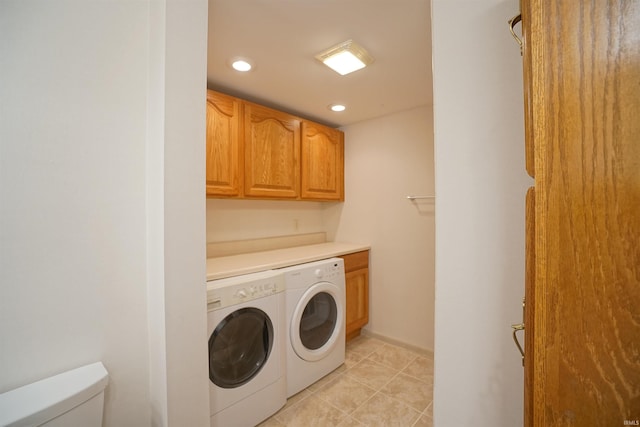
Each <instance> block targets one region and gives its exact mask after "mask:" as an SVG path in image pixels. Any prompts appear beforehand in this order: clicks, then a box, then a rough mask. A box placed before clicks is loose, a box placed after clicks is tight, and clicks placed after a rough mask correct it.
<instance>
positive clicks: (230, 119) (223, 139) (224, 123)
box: [207, 91, 242, 196]
mask: <svg viewBox="0 0 640 427" xmlns="http://www.w3.org/2000/svg"><path fill="white" fill-rule="evenodd" d="M240 112H241V102H240V100H238V99H236V98H233V97H230V96H227V95H223V94H221V93H217V92H214V91H207V196H239V195H240V190H241V188H242V187H241V181H242V177H241V173H240V172H241V169H240V168H241V164H242V163H241V162H242V158H241V157H242V140H241V134H240V117H241V116H240Z"/></svg>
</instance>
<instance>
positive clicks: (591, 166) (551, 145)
mask: <svg viewBox="0 0 640 427" xmlns="http://www.w3.org/2000/svg"><path fill="white" fill-rule="evenodd" d="M522 12H523V31H524V33H525V78H527V79H528V80H527V81H526V82H525V85H526V87H527V89H525V90H526V91H527V90H528V93H529V96H530V105H531V108H532V111H531V116H530V118H529V120H531V123H530V124H531V134H527V138H528V139H531V140H530V141H532V143H533V150H534V155H535V160H534V166H535V171H534V175H535V196H534V199H535V201H534V208H533V209H534V212H535V214H534V216H535V224H534V226H533V228H534V233H535V242H534V246H535V281H534V282H535V286H533V289H530V286H531V285H528V289H527V295H529V292H531V295H532V301H528V302H527V311H528V315H527V319H528V326H527V330H526V334H529V335H530V336H529V337H528V339H527V346H526V348H525V351H526V357H525V369H531V372H532V376H533V377H532V381H531V382H527V385H528V386H529V387H530V389H528V390H527V392H526V395H527V398H528V401H527V402H526V403H525V407H526V408H527V411H526V412H527V414H528V418H527V419H526V420H525V425H527V426H536V427H538V426H540V427H553V426H576V427H577V426H580V427H583V426H589V427H599V426H602V427H610V426H624V425H638V424H640V2H638V1H637V0H618V1H613V0H612V1H606V0H592V1H569V0H564V1H562V0H525V1H524V2H523V10H522ZM527 55H530V63H529V65H530V69H529V71H530V75H529V76H528V77H527V64H526V60H527ZM526 127H527V128H528V126H526ZM531 322H532V323H531ZM530 345H531V346H532V347H530Z"/></svg>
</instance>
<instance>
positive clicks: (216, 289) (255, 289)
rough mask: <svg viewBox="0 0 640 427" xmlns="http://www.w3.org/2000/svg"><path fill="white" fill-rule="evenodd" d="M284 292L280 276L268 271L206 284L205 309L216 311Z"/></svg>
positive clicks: (277, 273)
mask: <svg viewBox="0 0 640 427" xmlns="http://www.w3.org/2000/svg"><path fill="white" fill-rule="evenodd" d="M283 290H284V280H283V277H282V274H280V273H279V272H277V271H273V270H269V271H262V272H259V273H251V274H245V275H242V276H236V277H229V278H226V279H219V280H212V281H210V282H207V309H208V310H217V309H220V308H223V307H229V306H231V305H236V304H240V303H243V302H246V301H251V300H254V299H257V298H264V297H267V296H271V295H273V294H276V293H278V292H282V291H283Z"/></svg>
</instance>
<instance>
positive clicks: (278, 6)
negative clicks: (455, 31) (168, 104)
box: [207, 0, 432, 126]
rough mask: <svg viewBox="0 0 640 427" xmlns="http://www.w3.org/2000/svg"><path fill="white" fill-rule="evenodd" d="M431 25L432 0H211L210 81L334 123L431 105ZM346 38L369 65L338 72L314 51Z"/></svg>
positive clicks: (240, 94)
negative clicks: (244, 68)
mask: <svg viewBox="0 0 640 427" xmlns="http://www.w3.org/2000/svg"><path fill="white" fill-rule="evenodd" d="M430 27H431V19H430V1H429V0H209V45H208V72H207V86H208V88H209V89H215V90H219V91H221V92H225V93H229V94H231V95H235V96H238V97H241V98H245V99H248V100H250V101H254V102H258V103H261V104H265V105H268V106H271V107H274V108H278V109H281V110H284V111H288V112H290V113H293V114H297V115H300V116H302V117H305V118H309V119H311V120H315V121H319V122H322V123H326V124H328V125H331V126H344V125H348V124H352V123H355V122H359V121H362V120H367V119H371V118H374V117H380V116H384V115H387V114H391V113H394V112H397V111H403V110H407V109H411V108H414V107H418V106H422V105H427V104H431V103H432V82H431V80H432V79H431V28H430ZM349 39H353V40H354V41H356V42H358V43H359V44H361V45H362V46H363V47H365V48H366V49H367V50H368V51H369V53H370V54H371V55H372V56H373V57H374V58H375V62H374V63H373V64H372V65H371V66H369V67H367V68H365V69H363V70H359V71H356V72H354V73H352V74H349V75H346V76H340V75H339V74H337V73H336V72H334V71H332V70H330V69H329V68H327V67H326V66H324V65H323V64H321V63H320V62H319V61H317V60H316V59H315V58H314V56H315V55H316V54H318V53H320V52H322V51H324V50H326V49H327V48H329V47H332V46H334V45H336V44H338V43H340V42H343V41H346V40H349ZM237 56H241V57H247V58H250V59H251V60H253V62H254V63H255V69H254V70H252V71H251V72H249V73H244V74H241V73H238V72H237V71H234V70H233V69H232V68H231V67H230V66H229V64H228V61H229V60H230V58H232V57H237ZM333 103H341V104H345V105H346V106H347V110H346V111H344V112H342V113H335V112H332V111H330V110H329V109H328V108H327V106H328V105H329V104H333Z"/></svg>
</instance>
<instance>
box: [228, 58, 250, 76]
mask: <svg viewBox="0 0 640 427" xmlns="http://www.w3.org/2000/svg"><path fill="white" fill-rule="evenodd" d="M231 67H233V69H234V70H236V71H240V72H243V73H244V72H247V71H250V70H251V69H252V68H253V65H252V64H251V62H250V61H249V60H248V59H246V58H234V59H232V60H231Z"/></svg>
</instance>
